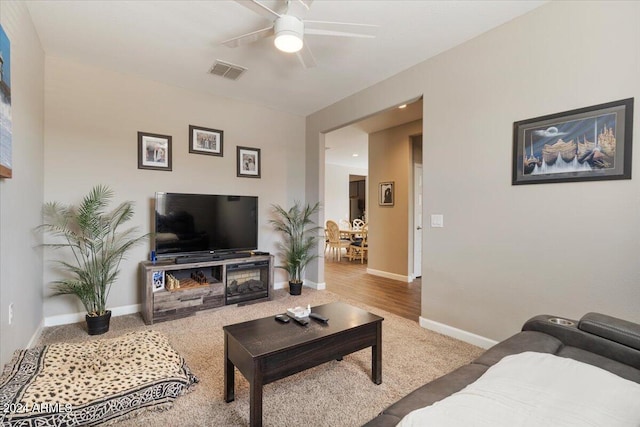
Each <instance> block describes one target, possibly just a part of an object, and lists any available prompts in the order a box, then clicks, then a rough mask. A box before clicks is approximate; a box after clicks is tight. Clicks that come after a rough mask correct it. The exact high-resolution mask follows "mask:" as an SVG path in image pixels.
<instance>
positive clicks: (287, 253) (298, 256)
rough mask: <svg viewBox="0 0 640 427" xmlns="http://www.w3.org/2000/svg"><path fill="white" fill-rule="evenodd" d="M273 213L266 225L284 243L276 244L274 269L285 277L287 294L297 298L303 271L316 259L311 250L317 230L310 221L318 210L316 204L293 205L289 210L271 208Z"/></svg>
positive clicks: (316, 240)
mask: <svg viewBox="0 0 640 427" xmlns="http://www.w3.org/2000/svg"><path fill="white" fill-rule="evenodd" d="M273 210H274V214H275V216H276V218H275V219H271V220H270V221H269V222H270V223H271V224H272V225H273V228H274V229H275V230H276V231H279V232H281V233H282V234H283V235H284V241H283V242H279V243H278V249H279V251H280V253H279V255H280V256H281V260H282V265H278V266H276V267H277V268H282V269H284V270H286V271H287V273H289V292H290V293H291V294H292V295H299V294H300V290H301V289H302V274H303V272H304V268H305V267H306V266H307V264H309V262H311V260H313V259H315V258H317V257H318V255H317V253H314V251H313V249H314V247H315V246H316V244H317V243H318V240H319V239H320V234H319V230H320V227H317V226H315V223H314V222H313V220H312V219H311V217H312V216H313V215H314V214H315V213H317V212H318V211H319V210H320V203H316V204H315V205H313V206H311V205H309V204H307V205H305V206H304V207H303V206H301V203H300V202H299V201H296V202H295V203H294V205H293V206H292V207H291V208H290V209H289V210H286V209H284V208H283V207H281V206H279V205H273Z"/></svg>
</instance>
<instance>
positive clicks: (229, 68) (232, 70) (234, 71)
mask: <svg viewBox="0 0 640 427" xmlns="http://www.w3.org/2000/svg"><path fill="white" fill-rule="evenodd" d="M245 71H247V69H246V68H244V67H241V66H239V65H234V64H229V63H228V62H223V61H220V60H216V62H215V63H214V64H213V67H211V69H210V70H209V73H210V74H213V75H214V76H220V77H224V78H226V79H231V80H238V79H239V78H240V76H241V75H242V74H244V72H245Z"/></svg>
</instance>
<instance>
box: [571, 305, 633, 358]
mask: <svg viewBox="0 0 640 427" xmlns="http://www.w3.org/2000/svg"><path fill="white" fill-rule="evenodd" d="M578 329H581V330H583V331H585V332H589V333H590V334H593V335H597V336H599V337H602V338H606V339H608V340H611V341H615V342H619V343H620V344H624V345H626V346H629V347H631V348H635V349H636V350H640V325H638V324H637V323H631V322H628V321H626V320H622V319H618V318H615V317H611V316H607V315H606V314H600V313H587V314H585V315H584V316H583V317H582V319H580V322H579V323H578Z"/></svg>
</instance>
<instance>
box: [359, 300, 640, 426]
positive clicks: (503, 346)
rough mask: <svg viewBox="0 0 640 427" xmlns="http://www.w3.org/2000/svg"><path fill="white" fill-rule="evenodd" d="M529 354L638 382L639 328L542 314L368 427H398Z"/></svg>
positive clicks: (593, 316)
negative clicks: (494, 368) (499, 364)
mask: <svg viewBox="0 0 640 427" xmlns="http://www.w3.org/2000/svg"><path fill="white" fill-rule="evenodd" d="M525 351H535V352H540V353H551V354H555V355H557V356H561V357H568V358H571V359H575V360H578V361H580V362H584V363H588V364H590V365H594V366H598V367H600V368H602V369H605V370H607V371H610V372H612V373H614V374H616V375H618V376H620V377H622V378H625V379H628V380H630V381H634V382H636V383H640V325H638V324H636V323H631V322H627V321H625V320H621V319H617V318H614V317H611V316H607V315H604V314H600V313H588V314H585V315H584V316H583V317H582V319H580V321H576V320H568V319H562V318H559V317H557V316H549V315H540V316H536V317H533V318H531V319H530V320H528V321H527V322H526V323H525V324H524V326H523V327H522V331H521V332H519V333H517V334H516V335H514V336H512V337H511V338H508V339H506V340H504V341H502V342H500V343H498V344H496V345H495V346H493V347H491V348H490V349H489V350H487V351H486V352H485V353H484V354H482V355H481V356H480V357H478V358H477V359H476V360H474V361H473V362H471V363H470V364H468V365H465V366H462V367H460V368H458V369H456V370H455V371H453V372H451V373H449V374H447V375H445V376H443V377H440V378H438V379H436V380H434V381H431V382H430V383H428V384H425V385H424V386H422V387H420V388H418V389H417V390H414V391H413V392H411V393H410V394H408V395H407V396H405V397H404V398H402V399H400V400H399V401H398V402H396V403H394V404H393V405H391V406H389V407H388V408H387V409H385V410H384V411H382V413H380V415H378V416H377V417H376V418H374V419H373V420H371V421H370V422H368V423H367V424H365V426H366V427H380V426H385V427H386V426H395V425H396V424H397V423H399V422H400V420H401V419H402V418H403V417H404V416H405V415H407V414H408V413H409V412H411V411H413V410H415V409H418V408H422V407H425V406H428V405H431V404H433V403H435V402H437V401H439V400H442V399H444V398H445V397H447V396H449V395H450V394H453V393H455V392H457V391H460V390H462V389H463V388H464V387H465V386H466V385H467V384H470V383H472V382H474V381H475V380H477V379H478V378H479V377H480V376H481V375H482V374H483V373H484V372H485V371H486V370H487V369H489V367H490V366H492V365H494V364H495V363H497V362H499V361H500V360H501V359H502V358H503V357H505V356H508V355H510V354H517V353H522V352H525Z"/></svg>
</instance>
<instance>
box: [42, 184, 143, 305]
mask: <svg viewBox="0 0 640 427" xmlns="http://www.w3.org/2000/svg"><path fill="white" fill-rule="evenodd" d="M112 198H113V191H112V190H111V189H109V187H107V186H103V185H98V186H96V187H94V188H93V189H92V190H91V191H90V192H89V194H87V195H86V196H85V197H84V199H83V200H82V203H81V204H80V205H79V206H77V207H76V206H72V205H64V204H61V203H58V202H48V203H45V205H44V208H43V217H44V221H45V222H44V224H42V225H41V226H40V228H42V229H43V230H44V231H45V232H47V233H49V234H50V235H51V236H52V237H54V238H55V239H56V240H57V241H56V243H45V244H44V246H47V247H51V248H54V249H60V248H68V249H70V250H71V253H72V254H73V257H74V258H75V263H73V262H67V261H64V260H57V261H56V262H57V263H58V264H59V265H61V266H62V267H63V269H65V270H67V272H68V273H70V276H71V278H69V279H64V280H57V281H54V282H53V283H52V284H53V286H54V289H55V293H54V295H69V294H70V295H75V296H77V297H78V298H79V299H80V301H82V304H83V305H84V307H85V309H86V310H87V314H89V315H90V316H99V315H103V314H105V313H106V312H107V310H106V304H107V299H108V298H109V292H110V291H111V285H112V284H113V283H114V282H115V281H116V279H117V278H118V274H119V273H120V262H121V261H122V259H123V258H124V255H125V253H126V252H127V251H128V250H129V249H131V248H132V247H134V246H135V245H137V244H138V243H141V242H142V240H143V239H145V238H146V237H147V236H148V234H145V235H142V236H138V237H136V236H135V234H137V232H138V228H137V227H133V228H129V229H125V230H123V231H120V230H119V228H120V227H121V226H122V224H124V223H125V222H127V221H128V220H130V219H131V218H132V217H133V203H132V202H123V203H121V204H120V205H118V206H117V207H116V208H115V209H113V210H112V211H110V212H107V211H106V209H107V206H108V205H109V203H110V202H111V199H112Z"/></svg>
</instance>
